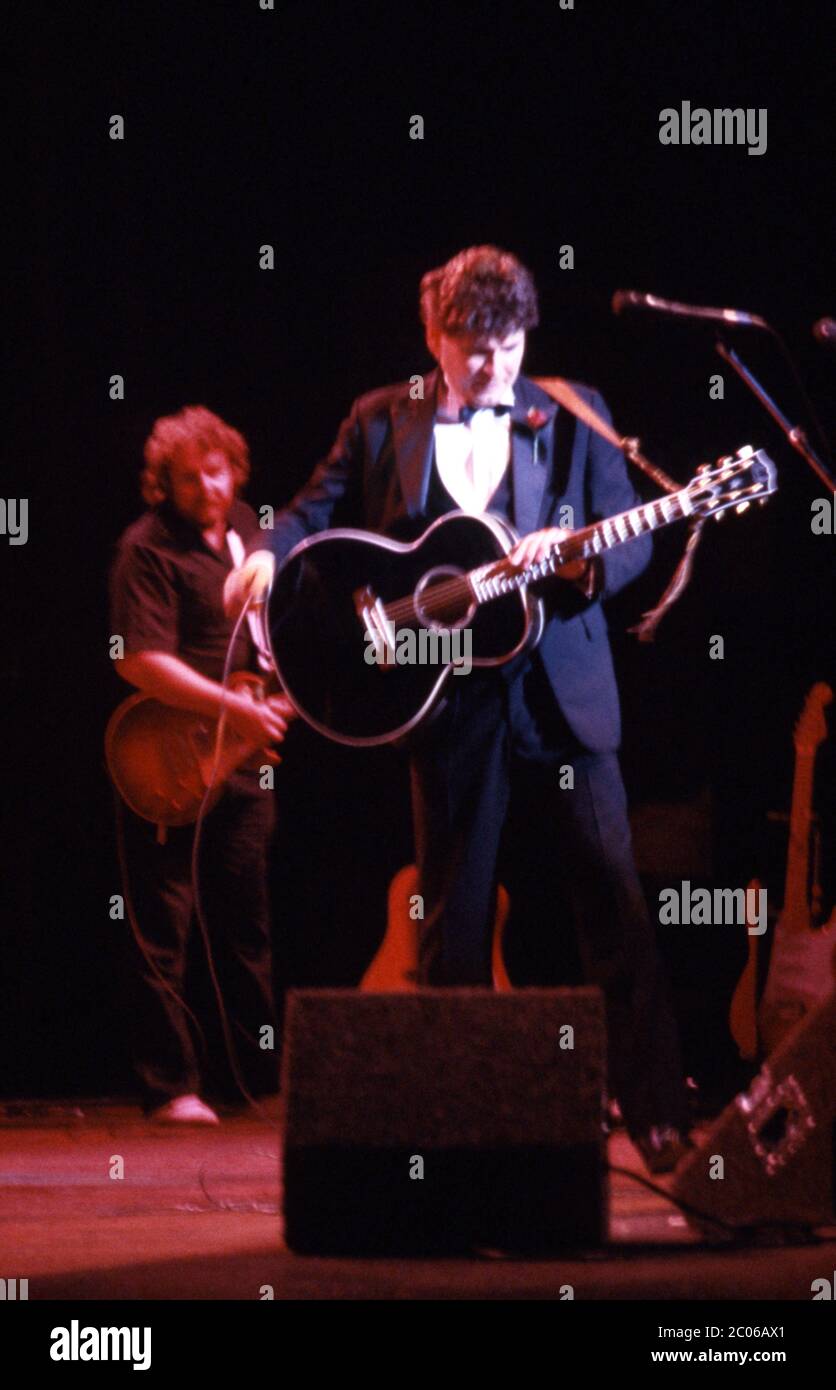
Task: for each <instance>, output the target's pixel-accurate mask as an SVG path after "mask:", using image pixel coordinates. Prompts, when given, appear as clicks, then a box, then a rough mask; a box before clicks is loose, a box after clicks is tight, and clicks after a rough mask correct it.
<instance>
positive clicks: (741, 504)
mask: <svg viewBox="0 0 836 1390" xmlns="http://www.w3.org/2000/svg"><path fill="white" fill-rule="evenodd" d="M748 505H749V503H748V502H739V503H738V504H737V506H736V507H735V511H736V512H737V515H738V516H740V514H741V513H742V512H745V510H746V508H747V507H748Z"/></svg>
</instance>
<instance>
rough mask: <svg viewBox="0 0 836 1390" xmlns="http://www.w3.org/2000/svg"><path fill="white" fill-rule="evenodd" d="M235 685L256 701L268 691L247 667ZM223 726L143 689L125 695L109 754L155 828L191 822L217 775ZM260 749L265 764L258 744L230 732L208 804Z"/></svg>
mask: <svg viewBox="0 0 836 1390" xmlns="http://www.w3.org/2000/svg"><path fill="white" fill-rule="evenodd" d="M230 687H231V688H232V689H234V690H242V689H247V688H249V689H250V690H251V691H252V695H253V698H254V699H257V698H261V697H263V694H264V680H263V679H262V678H261V677H259V676H256V675H252V674H251V673H250V672H249V671H239V672H236V673H235V674H234V675H233V676H232V678H231V680H230ZM217 728H218V721H217V720H216V719H212V718H211V717H210V716H209V715H202V714H195V713H194V712H193V711H191V710H184V709H176V708H175V707H174V706H173V705H165V704H163V703H162V701H160V700H155V699H153V697H152V696H150V695H143V694H142V693H141V692H140V693H138V694H136V695H131V696H129V697H128V699H127V700H123V701H122V703H121V705H119V706H118V707H117V708H116V709H115V710H114V711H113V714H112V715H111V717H110V720H109V722H108V726H107V730H106V732H105V758H106V760H107V767H108V771H109V773H110V776H111V779H112V781H113V783H114V786H115V787H116V790H117V791H118V792H119V794H120V796H121V797H122V800H123V801H124V802H125V803H126V805H128V806H129V807H130V809H131V810H132V811H134V812H135V813H136V815H138V816H141V817H142V819H143V820H148V821H151V822H152V823H153V824H154V825H170V826H175V825H191V823H192V822H193V821H195V820H196V819H197V816H198V812H199V810H200V806H201V802H202V801H203V797H204V794H205V792H206V788H207V786H208V785H209V782H210V780H211V777H212V769H213V766H214V761H215V741H216V735H217ZM256 753H258V754H259V762H264V761H265V760H266V759H269V757H270V755H269V754H268V753H267V752H265V750H264V749H263V748H262V747H261V745H260V744H254V743H251V742H249V741H248V740H246V739H242V738H241V737H240V736H239V735H238V734H236V733H235V732H234V730H232V729H230V728H229V727H228V726H227V727H226V728H225V729H224V735H223V739H222V742H221V749H220V757H219V759H218V766H217V770H216V772H215V782H214V786H213V788H212V793H211V796H210V797H209V800H208V803H207V809H211V807H212V806H214V805H215V803H216V802H217V801H218V799H219V797H220V796H221V793H222V792H223V789H224V783H225V781H226V779H227V777H229V776H230V774H231V773H232V772H234V771H235V770H236V769H237V768H239V767H242V766H244V764H245V763H247V762H248V761H249V760H250V759H251V758H252V757H253V755H254V754H256Z"/></svg>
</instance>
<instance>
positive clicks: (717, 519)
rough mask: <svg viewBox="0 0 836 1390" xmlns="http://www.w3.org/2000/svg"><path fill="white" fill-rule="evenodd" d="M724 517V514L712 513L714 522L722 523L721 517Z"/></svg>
mask: <svg viewBox="0 0 836 1390" xmlns="http://www.w3.org/2000/svg"><path fill="white" fill-rule="evenodd" d="M725 515H726V513H725V512H715V513H714V520H715V521H722V520H723V517H724V516H725Z"/></svg>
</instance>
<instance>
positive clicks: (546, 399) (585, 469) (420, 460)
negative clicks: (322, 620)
mask: <svg viewBox="0 0 836 1390" xmlns="http://www.w3.org/2000/svg"><path fill="white" fill-rule="evenodd" d="M438 379H439V372H438V371H433V372H430V373H428V374H427V375H426V377H425V378H424V398H423V399H422V400H412V399H411V398H410V383H409V382H401V383H399V384H398V385H397V386H385V387H383V388H382V389H380V390H377V391H370V392H369V393H368V394H367V395H365V396H360V397H359V398H358V399H357V400H356V401H355V402H354V404H353V406H352V408H351V412H350V414H349V416H348V418H347V419H346V420H344V421H343V424H342V425H341V426H340V431H339V434H338V435H337V439H336V441H335V443H334V446H333V448H332V450H331V452H330V454H329V455H328V457H327V458H326V459H325V460H324V461H323V462H322V463H321V464H320V465H319V466H318V468H316V469H315V471H314V473H313V475H312V476H311V478H310V481H309V482H308V483H307V484H306V485H305V486H304V487H303V488H302V489H301V491H300V492H298V493H297V495H296V496H295V497H294V498H293V500H292V502H291V503H290V504H289V505H288V507H287V508H286V509H285V510H284V511H283V512H281V513H280V514H279V515H277V517H276V519H275V525H274V529H273V532H272V535H271V536H270V539H269V545H270V548H271V549H272V550H273V552H274V554H275V555H276V558H277V560H278V561H279V562H280V561H281V560H283V559H284V558H285V557H286V556H287V555H288V554H289V552H290V551H291V550H292V548H293V547H294V546H295V545H296V544H298V542H299V541H301V540H303V539H304V538H305V537H306V536H308V535H311V534H313V533H314V532H316V531H321V530H324V529H326V528H329V527H331V526H335V525H349V526H359V527H363V528H364V529H366V530H370V531H378V532H381V533H383V534H390V535H391V534H394V535H398V534H399V532H402V530H403V527H404V523H406V522H408V521H409V520H411V519H420V517H421V515H422V513H423V512H424V510H425V507H426V499H427V491H428V487H429V482H430V475H431V470H432V466H433V454H434V448H433V425H434V420H435V409H436V392H437V387H438ZM573 384H574V383H573ZM575 389H576V390H577V391H578V392H579V393H580V394H581V395H582V396H583V397H584V399H585V400H587V401H588V402H589V404H590V405H591V406H593V408H594V409H595V410H597V411H598V412H599V413H600V414H601V415H602V416H603V417H604V418H605V419H606V420H607V421H609V420H610V415H609V411H608V410H607V407H606V405H605V404H604V402H603V400H602V398H601V396H600V395H599V394H598V393H597V391H594V390H592V389H591V388H590V387H588V386H579V385H576V384H575ZM514 391H515V400H516V404H515V406H514V409H513V411H512V414H511V421H512V462H511V467H512V477H513V494H514V506H513V510H514V516H513V520H514V524H515V526H516V529H517V530H518V532H519V533H520V535H526V534H528V533H529V532H530V531H536V530H540V529H541V528H542V527H545V526H554V525H558V524H559V517H560V508H561V507H562V506H566V505H567V504H568V505H571V507H572V508H573V522H574V529H577V528H579V527H581V526H585V525H587V524H588V523H589V522H591V521H596V520H599V519H600V518H602V517H607V516H612V515H614V514H615V513H617V512H621V511H626V510H627V509H628V508H630V507H634V506H635V505H636V504H637V502H638V500H639V499H638V496H637V494H636V492H635V491H634V489H633V487H632V484H631V483H630V480H629V478H628V476H627V468H626V464H625V462H624V458H623V455H622V454H621V452H620V450H618V449H616V448H615V447H614V446H613V445H611V444H608V443H607V442H606V440H605V439H603V438H602V437H601V436H600V435H599V434H597V433H595V432H594V431H591V430H590V429H589V427H588V426H587V425H585V424H583V423H582V422H581V421H579V420H576V419H575V417H574V416H572V415H570V414H569V413H568V412H567V411H566V410H564V409H562V408H560V407H558V405H557V404H556V402H555V401H553V400H552V398H551V396H548V395H546V393H545V392H544V391H542V390H541V389H540V387H538V386H535V384H534V383H533V382H532V381H529V380H528V378H526V377H523V376H521V377H519V378H518V379H517V382H516V384H515V387H514ZM532 407H534V408H536V409H537V410H538V411H540V412H542V414H543V415H545V416H546V423H544V424H543V425H542V426H541V427H540V428H539V429H538V430H537V431H536V432H535V430H534V429H533V428H532V426H531V424H530V423H529V421H528V418H527V416H528V411H529V410H530V409H531V408H532ZM535 433H536V435H537V436H539V441H538V444H537V455H538V457H537V459H535ZM261 544H262V545H263V541H262V542H261ZM250 548H251V549H253V548H256V547H254V546H251V547H250ZM650 556H651V540H650V537H649V536H641V537H637V538H635V539H633V540H631V541H628V542H626V543H625V544H624V545H622V546H618V547H617V548H616V549H614V550H613V551H611V552H610V553H608V554H605V555H603V556H602V557H601V562H602V566H603V584H602V587H601V590H600V592H599V594H598V596H597V597H596V599H594V600H593V601H592V602H588V601H586V600H585V599H583V598H582V597H581V595H580V593H579V591H578V590H577V589H576V588H575V586H574V585H571V584H568V583H565V582H562V581H560V580H555V581H553V583H552V584H551V585H550V586H549V589H550V595H549V598H548V600H547V613H548V621H547V624H546V628H545V631H544V633H543V636H542V639H541V642H540V647H539V651H540V654H541V656H542V660H543V664H544V666H545V669H546V672H547V673H548V677H549V680H550V682H551V685H552V689H553V690H554V693H555V695H556V697H557V700H558V703H559V705H560V708H561V709H562V711H563V713H564V715H565V717H566V719H567V720H568V722H569V725H570V727H571V729H572V730H573V732H574V734H575V735H576V737H577V738H578V739H579V740H580V742H581V743H582V744H583V745H584V746H585V747H587V748H589V749H591V750H593V751H596V752H608V751H612V750H613V749H615V748H617V747H618V745H619V742H620V739H621V720H620V712H619V703H618V691H617V688H616V682H615V674H614V672H613V665H612V655H611V652H610V645H609V639H608V637H607V624H606V619H605V618H604V614H603V611H602V609H601V599H602V598H604V599H606V598H609V597H611V596H612V595H613V594H616V593H618V591H619V589H621V588H623V587H624V585H625V584H628V583H629V582H630V580H631V579H634V578H635V577H636V576H637V575H639V574H641V572H642V570H643V569H645V568H646V566H647V565H648V563H649V561H650Z"/></svg>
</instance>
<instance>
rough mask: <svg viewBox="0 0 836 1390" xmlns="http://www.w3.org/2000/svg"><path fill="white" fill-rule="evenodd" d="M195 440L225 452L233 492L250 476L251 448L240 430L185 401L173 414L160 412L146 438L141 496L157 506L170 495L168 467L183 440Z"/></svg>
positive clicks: (189, 441) (185, 442)
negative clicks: (233, 486) (231, 474)
mask: <svg viewBox="0 0 836 1390" xmlns="http://www.w3.org/2000/svg"><path fill="white" fill-rule="evenodd" d="M191 442H194V443H196V444H199V445H201V446H202V448H204V449H205V450H206V451H207V452H208V451H209V450H210V449H219V450H220V451H221V453H223V454H226V457H227V458H228V459H229V464H230V467H231V469H232V472H233V475H234V477H235V493H236V496H237V495H238V493H239V492H240V491H241V489H242V488H243V487H244V485H245V483H246V481H247V479H248V478H249V476H250V451H249V449H248V447H247V441H246V439H245V438H244V436H243V435H242V434H239V433H238V431H237V430H234V429H233V428H232V426H231V425H228V424H227V423H226V421H225V420H222V419H221V418H220V416H219V415H214V414H213V413H212V411H211V410H207V409H206V406H205V405H187V406H184V408H183V409H182V410H180V411H178V412H177V414H176V415H163V416H161V417H160V419H159V420H157V421H155V423H154V428H153V429H152V431H151V433H150V435H149V436H148V438H147V439H146V441H145V449H144V451H143V452H144V457H145V467H144V468H143V470H142V479H141V482H142V496H143V498H144V500H145V501H146V502H147V503H148V505H149V506H151V507H157V506H159V504H160V503H161V502H163V501H165V499H166V497H168V495H169V489H168V468H169V464H170V463H171V462H172V461H173V460H174V459H176V458H177V455H178V454H179V452H180V450H181V449H182V447H183V445H184V444H188V443H191Z"/></svg>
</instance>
